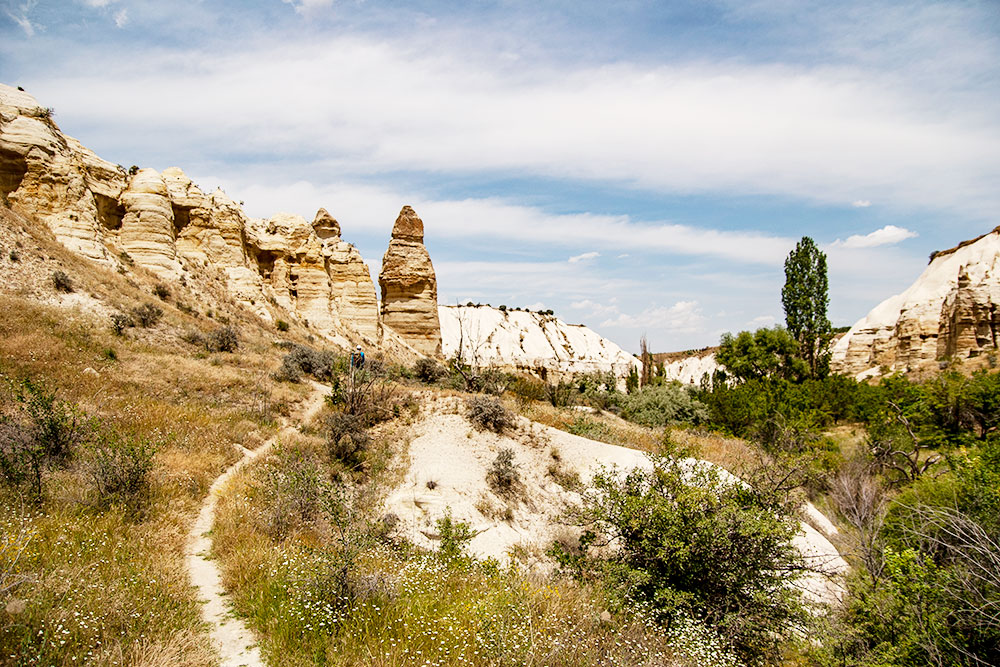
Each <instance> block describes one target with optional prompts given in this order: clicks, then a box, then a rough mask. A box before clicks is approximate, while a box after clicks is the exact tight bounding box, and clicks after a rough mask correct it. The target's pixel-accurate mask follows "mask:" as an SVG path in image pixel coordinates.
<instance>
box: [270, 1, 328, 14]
mask: <svg viewBox="0 0 1000 667" xmlns="http://www.w3.org/2000/svg"><path fill="white" fill-rule="evenodd" d="M282 2H284V3H285V4H289V5H291V6H292V7H294V8H295V11H296V12H298V13H299V14H309V13H311V12H314V11H316V10H320V9H328V8H330V7H332V6H333V0H282Z"/></svg>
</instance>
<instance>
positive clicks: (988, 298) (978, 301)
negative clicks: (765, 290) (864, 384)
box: [830, 227, 1000, 377]
mask: <svg viewBox="0 0 1000 667" xmlns="http://www.w3.org/2000/svg"><path fill="white" fill-rule="evenodd" d="M998 304H1000V227H998V228H996V229H994V230H993V231H992V232H989V233H988V234H984V235H983V236H980V237H978V238H975V239H972V240H970V241H966V242H964V243H961V244H959V245H958V246H956V247H955V248H952V249H950V250H945V251H942V252H938V253H935V254H934V255H933V257H932V259H931V262H930V264H929V265H928V266H927V268H926V269H925V270H924V272H923V273H922V274H921V275H920V277H919V278H918V279H917V281H916V282H914V283H913V285H911V286H910V287H909V289H907V290H906V291H905V292H903V293H902V294H898V295H896V296H893V297H890V298H889V299H886V300H885V301H883V302H882V303H880V304H879V305H878V306H876V307H875V308H874V309H873V310H872V311H871V312H870V313H868V315H866V316H865V317H864V318H863V319H862V320H861V321H859V322H858V323H857V324H855V325H854V326H853V327H851V330H850V331H849V332H847V334H846V335H844V337H843V338H841V339H840V340H839V341H838V342H837V343H836V345H835V346H834V349H833V357H832V359H831V362H830V365H831V368H832V370H833V371H834V372H837V373H843V374H847V375H855V376H859V377H867V376H873V375H879V374H881V373H883V372H885V371H889V372H893V371H904V372H921V371H925V370H932V369H937V368H938V364H939V362H941V361H947V360H952V359H959V360H963V359H972V358H975V357H979V356H980V355H983V354H984V353H991V352H995V351H996V350H997V334H998V331H1000V313H998Z"/></svg>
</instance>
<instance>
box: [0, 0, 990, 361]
mask: <svg viewBox="0 0 1000 667" xmlns="http://www.w3.org/2000/svg"><path fill="white" fill-rule="evenodd" d="M0 81H3V82H4V83H8V84H11V85H21V86H23V87H24V88H25V89H26V90H27V91H28V92H30V93H32V94H33V95H35V96H36V97H37V98H38V99H39V101H40V102H41V103H42V104H44V105H46V106H51V107H53V108H54V109H55V111H56V120H57V122H58V123H59V125H60V127H61V128H62V129H63V131H65V132H66V133H68V134H70V135H72V136H75V137H77V138H78V139H80V140H81V141H82V142H83V143H84V144H85V145H87V146H88V147H90V148H92V149H93V150H95V151H96V152H97V153H98V154H99V155H101V156H102V157H104V158H105V159H108V160H110V161H112V162H117V163H120V164H123V165H125V166H130V165H132V164H136V165H139V166H143V167H153V168H156V169H161V170H162V169H164V168H166V167H169V166H180V167H181V168H183V169H184V170H185V171H186V172H187V173H188V174H189V175H190V176H191V177H192V178H193V179H194V180H195V182H197V183H199V184H200V185H201V186H202V188H203V189H206V190H209V189H214V188H215V187H216V186H221V187H222V188H223V189H224V190H225V191H226V192H227V193H228V194H229V195H230V196H231V197H232V198H233V199H235V200H237V201H240V200H242V201H244V202H245V208H246V210H247V211H248V213H249V214H251V215H254V216H260V217H266V216H270V215H271V214H273V213H275V212H278V211H288V212H292V213H298V214H300V215H302V216H304V217H306V218H307V219H311V217H312V215H313V214H314V213H315V211H316V209H317V208H319V207H320V206H322V207H325V208H327V209H328V210H329V211H330V212H331V213H332V214H333V215H334V216H335V217H336V218H337V219H338V220H339V221H340V223H341V225H342V228H343V235H344V237H345V239H346V240H348V241H351V242H352V243H355V244H356V245H357V246H358V247H359V248H360V250H361V252H362V254H363V255H364V257H365V258H366V260H367V261H368V262H369V263H370V265H371V266H372V267H373V273H377V270H378V264H379V261H380V258H381V255H382V253H383V252H384V249H385V246H386V245H387V242H388V237H389V232H390V230H391V227H392V223H393V221H394V220H395V216H396V214H397V213H398V211H399V209H400V208H401V207H402V206H403V205H404V204H409V205H412V206H413V207H414V208H415V209H416V211H417V213H418V214H419V215H420V216H421V217H422V218H423V219H424V223H425V227H426V234H427V235H426V243H427V246H428V249H429V250H430V252H431V257H432V259H433V261H434V264H435V267H436V269H437V273H438V283H439V297H440V300H441V301H442V303H456V302H463V303H464V302H466V301H469V300H473V301H477V302H478V301H481V302H489V303H492V304H493V305H499V304H507V305H509V306H515V305H517V306H531V307H534V308H552V309H554V310H555V311H556V313H557V314H558V315H560V316H561V317H562V318H563V319H565V320H567V321H569V322H574V323H575V322H582V323H585V324H587V325H588V326H590V327H592V328H594V329H595V330H597V331H599V332H601V333H602V334H604V335H606V336H608V337H609V338H611V339H612V340H615V341H616V342H618V343H619V344H620V345H622V346H623V347H625V348H626V349H629V350H633V351H635V350H637V348H638V340H639V337H640V336H641V335H642V334H644V333H645V334H646V335H647V337H648V339H649V341H650V345H651V347H652V348H653V349H654V350H657V351H667V350H680V349H687V348H694V347H701V346H705V345H712V344H715V343H716V342H717V341H718V338H719V336H720V334H721V333H722V332H725V331H737V330H741V329H753V328H756V327H758V326H765V325H771V324H773V323H776V322H781V321H782V320H783V313H782V310H781V303H780V290H781V285H782V282H783V279H784V275H783V271H782V262H783V259H784V257H785V256H786V255H787V253H788V251H789V250H790V249H791V248H792V247H793V246H794V244H795V241H796V240H798V239H799V238H800V237H802V236H803V235H808V236H811V237H813V238H814V239H815V240H816V241H817V243H819V244H820V246H821V247H822V248H823V249H824V250H825V251H826V252H827V254H828V257H829V263H830V319H831V320H832V321H833V323H834V324H835V325H848V324H852V323H853V322H854V321H856V320H857V319H859V318H860V317H862V316H863V315H864V314H865V313H866V312H867V311H868V310H869V309H870V308H871V307H873V306H874V305H876V304H877V303H878V302H879V301H881V300H882V299H884V298H886V297H888V296H890V295H891V294H894V293H897V292H899V291H901V290H903V289H905V287H906V286H907V285H909V284H910V283H911V282H912V281H913V280H914V279H915V278H916V276H917V275H919V273H920V272H921V271H922V270H923V268H924V266H925V265H926V263H927V256H928V254H929V253H930V252H931V251H932V250H935V249H943V248H946V247H950V246H952V245H955V244H956V243H958V242H959V241H962V240H964V239H967V238H971V237H974V236H977V235H979V234H982V233H984V232H987V231H989V230H991V229H992V228H993V227H995V226H997V225H998V224H1000V215H998V214H1000V187H997V184H998V183H1000V5H998V4H997V3H996V2H952V3H945V2H856V3H855V2H850V1H847V2H838V3H828V2H814V3H809V2H792V1H790V0H771V1H766V0H761V1H756V0H742V1H736V0H734V1H728V0H719V1H712V0H698V1H691V2H643V1H638V0H636V1H629V0H626V1H622V2H615V3H608V2H585V1H581V0H577V1H575V2H568V1H567V2H562V1H559V2H538V1H535V2H520V1H513V0H511V1H500V2H465V3H443V2H432V1H427V2H378V1H375V0H367V1H357V0H296V1H294V2H293V1H289V0H285V1H282V0H271V1H270V2H209V1H208V0H201V1H199V0H171V2H162V1H147V0H62V1H60V2H54V1H53V2H46V1H45V0H37V1H34V2H33V1H29V0H0Z"/></svg>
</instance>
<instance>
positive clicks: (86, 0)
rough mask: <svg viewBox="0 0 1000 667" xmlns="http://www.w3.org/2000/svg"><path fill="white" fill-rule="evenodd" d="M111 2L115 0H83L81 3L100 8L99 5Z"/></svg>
mask: <svg viewBox="0 0 1000 667" xmlns="http://www.w3.org/2000/svg"><path fill="white" fill-rule="evenodd" d="M113 2H115V0H83V4H85V5H87V6H88V7H93V8H95V9H100V8H101V7H107V6H108V5H110V4H111V3H113Z"/></svg>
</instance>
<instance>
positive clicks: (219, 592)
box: [185, 382, 328, 667]
mask: <svg viewBox="0 0 1000 667" xmlns="http://www.w3.org/2000/svg"><path fill="white" fill-rule="evenodd" d="M310 384H311V385H312V387H313V393H312V394H310V395H309V397H308V398H306V400H305V402H304V405H303V409H302V411H301V412H300V413H299V414H298V415H297V416H296V417H294V418H293V419H292V420H291V423H292V424H294V423H296V422H298V423H300V424H307V423H308V422H309V421H310V420H311V419H312V418H313V417H315V416H316V413H318V412H319V410H320V408H322V407H323V399H324V397H325V393H326V392H327V390H328V388H327V387H325V386H323V385H321V384H319V383H318V382H310ZM294 430H295V429H294V426H291V425H289V424H288V423H286V424H285V425H284V428H282V429H281V431H280V432H279V433H278V435H276V436H274V437H273V438H271V439H270V440H268V441H267V442H265V443H264V444H263V445H261V446H260V447H258V448H257V449H254V450H250V449H247V448H245V447H242V446H241V447H240V449H241V450H242V451H243V458H242V459H240V460H239V461H237V462H236V463H234V464H233V465H231V466H230V467H229V468H228V469H227V470H226V471H225V472H224V473H222V474H221V475H219V476H218V477H217V478H216V479H215V481H214V482H212V486H211V487H210V488H209V489H208V497H207V498H205V502H204V503H203V504H202V506H201V511H200V512H199V513H198V518H197V520H196V521H195V522H194V526H192V527H191V532H190V533H189V534H188V543H187V548H186V550H185V555H186V556H187V567H188V573H189V575H190V578H191V584H192V585H193V586H194V587H195V588H197V589H198V600H199V602H202V603H203V604H202V607H201V616H202V618H203V619H204V621H205V622H206V623H208V624H209V626H210V628H211V630H210V632H211V634H212V643H213V644H214V645H215V648H216V650H218V652H219V656H220V660H219V664H220V665H222V667H239V666H241V665H245V666H246V667H264V665H265V663H264V660H263V658H262V657H261V655H260V649H259V648H257V642H256V639H255V638H254V635H253V633H252V632H250V629H249V628H247V626H246V625H245V624H244V623H243V621H242V620H240V619H239V618H237V617H236V616H234V615H233V612H232V603H231V602H230V601H229V596H228V595H227V594H226V592H225V591H224V590H223V588H222V573H221V572H220V571H219V568H218V566H217V565H216V564H215V562H214V561H212V560H209V555H210V554H211V551H212V539H211V537H210V535H209V531H211V529H212V524H213V523H214V522H215V506H216V503H217V502H218V500H219V495H221V493H222V491H223V489H224V488H225V486H226V483H227V482H229V480H230V479H231V478H232V477H233V475H235V474H236V473H237V472H238V471H239V470H240V468H242V467H243V466H245V465H246V464H247V463H249V462H250V461H253V460H254V459H255V458H257V457H258V456H260V455H261V454H264V453H266V452H267V451H268V450H269V449H270V448H271V447H272V446H273V445H274V443H275V441H276V440H277V439H278V438H279V437H281V436H282V435H284V434H286V433H288V432H294Z"/></svg>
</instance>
